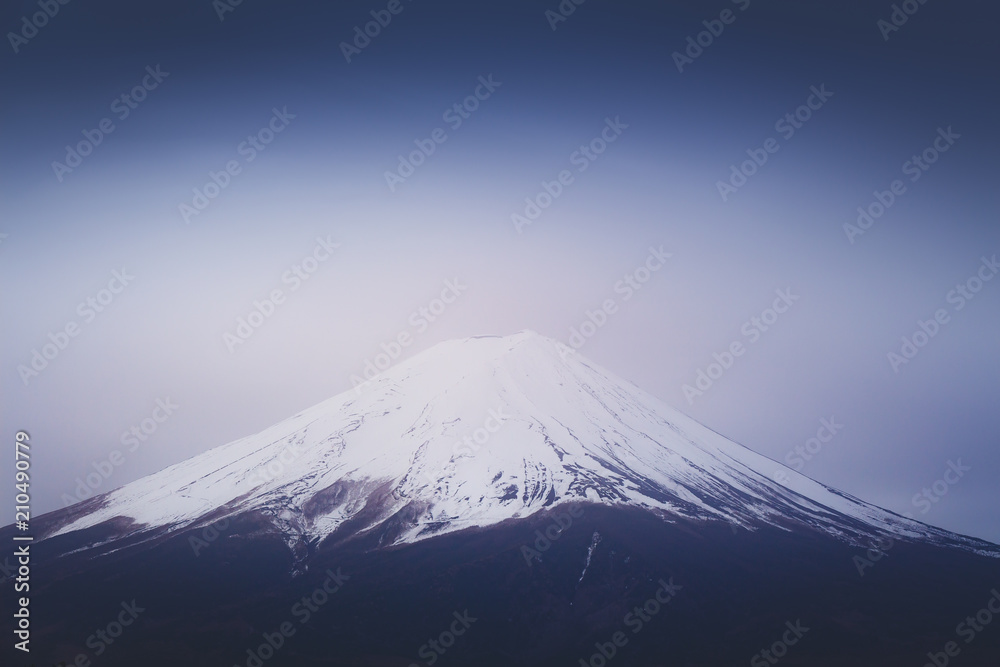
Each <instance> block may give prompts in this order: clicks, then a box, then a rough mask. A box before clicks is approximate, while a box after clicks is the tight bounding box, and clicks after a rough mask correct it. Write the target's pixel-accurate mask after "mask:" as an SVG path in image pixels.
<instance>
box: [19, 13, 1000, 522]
mask: <svg viewBox="0 0 1000 667" xmlns="http://www.w3.org/2000/svg"><path fill="white" fill-rule="evenodd" d="M904 4H907V3H904ZM913 4H914V6H916V5H917V3H913ZM560 6H561V7H562V8H563V10H562V11H564V12H566V13H567V14H568V16H563V15H562V14H559V11H560V9H559V8H560ZM907 6H910V5H909V4H907ZM570 8H575V9H573V11H572V13H569V11H568V10H569V9H570ZM230 10H231V11H230ZM724 10H725V12H724ZM41 11H43V10H41V9H39V5H38V4H37V2H11V3H6V4H5V5H4V7H3V9H2V10H0V24H2V26H3V29H4V32H5V33H8V34H7V39H6V41H7V44H6V45H5V46H3V47H0V50H2V49H6V51H5V52H4V53H3V54H2V55H0V58H2V60H3V63H2V67H0V86H2V91H3V96H2V98H0V99H2V102H0V105H2V107H0V108H2V119H3V123H2V126H0V156H2V162H0V170H2V171H0V211H2V216H0V233H2V234H4V235H5V236H4V237H2V238H0V271H2V280H3V284H4V286H5V289H4V299H3V302H2V307H3V319H2V325H0V327H2V329H0V330H2V340H3V347H2V360H0V361H2V366H0V377H2V385H0V386H2V392H3V394H2V397H3V400H2V403H0V421H2V423H3V432H4V434H6V437H7V439H8V441H9V442H11V447H13V434H14V433H15V432H16V431H17V430H18V429H25V430H27V431H29V432H30V433H31V436H32V442H33V443H34V450H33V451H34V456H35V459H34V462H33V468H32V469H33V471H34V476H33V479H32V488H33V493H34V500H33V504H34V510H35V512H36V513H38V512H42V511H48V510H52V509H56V508H58V507H61V506H63V505H64V504H65V503H64V499H65V498H67V497H71V496H74V495H75V493H76V489H77V487H78V485H79V482H80V481H83V482H84V483H85V480H86V478H87V476H88V474H92V473H93V474H99V473H96V471H97V470H99V469H101V468H103V469H104V470H105V471H110V475H109V476H108V477H107V479H103V478H100V479H98V477H94V476H93V475H92V476H91V479H92V480H95V479H96V480H98V482H99V483H98V484H97V492H104V491H107V490H110V489H111V488H114V487H116V486H120V485H121V484H124V483H126V482H129V481H131V480H134V479H137V478H139V477H141V476H144V475H146V474H149V473H152V472H155V471H157V470H159V469H161V468H162V467H164V466H166V465H168V464H170V463H174V462H177V461H180V460H183V459H185V458H188V457H190V456H191V455H193V454H196V453H198V452H201V451H204V450H205V449H207V448H210V447H213V446H216V445H219V444H223V443H224V442H227V441H229V440H232V439H235V438H237V437H240V436H243V435H247V434H250V433H253V432H256V431H258V430H260V429H262V428H263V427H266V426H268V425H270V424H272V423H274V422H276V421H278V420H280V419H282V418H284V417H287V416H289V415H291V414H294V413H295V412H297V411H298V410H300V409H302V408H304V407H307V406H310V405H312V404H315V403H317V402H319V401H320V400H322V399H324V398H327V397H329V396H331V395H333V394H336V393H338V392H341V391H343V390H345V389H347V388H349V387H351V376H352V375H361V374H362V373H363V371H364V368H365V364H366V362H367V361H372V362H373V363H374V360H375V358H376V355H378V354H379V353H380V352H381V351H382V348H381V347H380V345H381V344H382V343H388V342H389V341H391V340H394V339H396V338H397V337H398V336H399V335H400V334H409V335H410V336H411V340H412V342H411V344H410V345H409V346H408V347H406V348H404V349H402V350H401V357H405V356H410V355H411V354H413V353H415V352H417V351H419V350H422V349H425V348H427V347H429V346H431V345H433V344H435V343H437V342H440V341H442V340H447V339H450V338H457V337H464V336H469V335H478V334H489V333H494V334H506V333H513V332H515V331H518V330H521V329H534V330H536V331H538V332H540V333H542V334H544V335H547V336H550V337H553V338H557V339H559V340H562V341H563V342H566V343H567V344H574V345H575V344H576V343H580V342H581V341H580V340H576V343H574V342H573V341H574V336H573V328H574V327H575V328H576V330H580V329H581V325H582V324H583V323H584V322H586V321H587V320H588V314H587V313H588V311H590V312H591V314H592V316H593V319H595V320H597V321H600V322H603V326H600V327H596V326H595V327H593V329H591V328H589V325H586V326H583V327H582V328H583V329H586V332H588V333H592V334H593V335H592V336H591V337H589V338H586V339H583V345H582V347H581V352H582V353H583V354H584V355H585V356H587V357H590V358H591V359H593V360H594V361H596V362H598V363H600V364H602V365H603V366H605V367H607V368H608V369H609V370H611V371H613V372H615V373H617V374H619V375H621V376H623V377H625V378H627V379H629V380H631V381H633V382H635V383H636V384H637V385H639V386H640V387H642V388H644V389H646V390H648V391H650V392H651V393H653V394H655V395H657V396H659V397H661V398H662V399H664V400H665V401H667V402H668V403H671V404H673V405H675V406H676V407H678V408H679V409H681V410H683V411H685V412H687V413H688V414H690V415H692V416H693V417H695V418H697V419H699V420H700V421H702V422H703V423H705V424H707V425H708V426H710V427H712V428H713V429H715V430H717V431H719V432H721V433H723V434H725V435H727V436H729V437H731V438H733V439H734V440H736V441H738V442H741V443H743V444H745V445H747V446H748V447H751V448H753V449H755V450H757V451H759V452H762V453H763V454H765V455H767V456H770V457H772V458H774V459H776V460H779V461H785V460H786V456H788V455H789V453H790V452H791V453H792V454H791V457H792V458H791V459H789V461H798V463H796V465H798V466H800V467H801V471H802V472H803V473H804V474H807V475H809V476H811V477H813V478H815V479H817V480H819V481H821V482H824V483H827V484H829V485H832V486H835V487H838V488H841V489H843V490H845V491H847V492H850V493H852V494H854V495H857V496H858V497H860V498H862V499H864V500H868V501H871V502H874V503H877V504H879V505H882V506H884V507H886V508H888V509H891V510H894V511H897V512H901V513H902V512H909V513H911V514H913V516H915V517H916V518H918V519H921V520H924V521H926V522H928V523H931V524H935V525H938V526H943V527H946V528H949V529H952V530H956V531H958V532H962V533H965V534H970V535H975V536H979V537H983V538H987V539H990V540H993V541H995V542H1000V518H998V514H997V512H996V508H997V507H998V506H1000V484H998V483H997V482H998V479H1000V454H998V448H997V442H998V436H997V434H998V431H1000V410H998V409H997V404H998V399H1000V381H998V371H1000V338H998V335H997V334H998V330H1000V280H995V281H993V280H986V278H987V277H988V278H990V279H991V278H993V274H994V273H995V272H997V271H998V270H1000V267H997V266H994V265H993V263H992V262H993V258H994V257H997V256H998V255H1000V227H998V225H997V222H996V220H997V212H998V204H1000V189H998V188H997V177H998V172H1000V170H998V167H997V155H998V148H1000V129H998V127H997V123H996V117H997V102H998V101H1000V94H998V93H1000V89H998V84H1000V76H998V73H997V67H996V64H997V62H1000V46H998V42H997V40H996V37H995V26H996V25H997V20H998V19H1000V9H998V8H997V7H996V5H995V3H991V2H986V1H975V0H954V1H952V2H948V3H945V2H938V3H927V4H924V5H919V8H918V9H917V11H916V12H915V13H914V14H912V15H907V16H906V17H905V18H906V22H905V23H903V22H902V18H903V16H902V15H897V16H896V17H895V18H896V21H897V23H900V24H901V25H899V26H896V25H895V24H893V23H892V22H891V21H892V18H893V17H892V14H893V9H892V3H890V2H884V3H881V2H870V1H865V2H861V1H858V2H847V3H802V2H793V1H791V0H788V1H775V0H738V1H733V2H729V1H728V0H717V1H716V2H711V3H709V2H692V1H682V2H672V3H661V2H656V3H653V2H647V3H638V2H616V3H612V2H607V1H605V2H601V1H599V0H589V1H587V2H584V3H583V4H580V5H575V4H573V3H572V2H570V0H566V1H565V2H563V3H562V5H560V3H559V2H557V1H556V0H549V1H547V2H520V1H514V2H500V3H468V2H465V3H459V2H430V1H426V0H419V1H417V2H410V1H409V0H400V2H398V3H397V2H381V1H380V0H379V1H376V2H369V3H361V2H338V3H319V2H306V1H293V2H281V3H278V2H275V1H273V0H246V1H245V2H242V3H241V4H239V5H236V6H234V5H230V4H227V3H226V2H225V0H218V1H217V2H215V3H213V2H212V1H211V0H198V1H196V2H193V1H189V0H171V1H170V2H166V1H151V2H144V3H135V2H121V1H115V2H107V1H98V2H79V1H78V2H70V3H68V4H65V5H61V4H60V5H58V12H57V13H55V15H54V16H51V17H48V16H41V17H39V15H38V12H41ZM372 12H374V15H373V14H372ZM393 12H396V13H393ZM547 12H548V13H547ZM25 17H28V18H25ZM562 19H565V20H562ZM380 20H381V22H382V23H384V25H380V24H378V23H372V22H373V21H380ZM32 21H34V23H35V24H38V25H41V27H37V28H36V26H35V25H34V24H32ZM879 21H883V23H882V24H881V25H880V24H879ZM366 24H368V25H367V30H368V31H369V33H370V34H374V36H372V37H369V36H366V35H365V34H364V31H365V30H366ZM887 26H889V27H887ZM896 27H898V30H896V29H894V28H896ZM713 32H714V33H718V34H712V33H713ZM699 33H701V34H699ZM359 35H360V36H359ZM688 38H691V39H690V41H689V39H688ZM699 41H700V43H701V44H700V45H699ZM675 54H678V55H675ZM456 105H458V108H457V109H456ZM788 114H791V115H790V116H788ZM414 151H416V153H414ZM411 154H412V160H411ZM401 156H402V157H401ZM914 158H916V160H914ZM401 160H403V163H402V164H401ZM748 160H749V161H751V162H747V161H748ZM753 160H756V163H754V162H753ZM54 163H58V164H54ZM744 163H746V164H744ZM734 170H735V174H734ZM741 170H742V173H740V172H741ZM387 173H389V174H390V175H389V176H387ZM747 174H749V175H747ZM720 182H721V183H724V184H725V185H720ZM879 199H881V202H879ZM526 200H529V201H526ZM533 206H538V207H539V208H537V209H534V208H533ZM859 207H863V208H864V209H867V210H868V211H869V212H870V214H871V216H872V217H871V218H870V219H862V221H861V225H859V224H858V218H859V212H858V208H859ZM512 216H520V217H512ZM845 225H849V227H847V228H845ZM850 225H854V227H853V228H852V227H850ZM651 248H653V249H654V250H655V252H656V253H663V254H669V255H670V257H669V258H667V259H666V260H665V261H664V260H659V259H650V253H651V250H650V249H651ZM984 258H985V263H984ZM647 260H649V262H650V264H648V265H647V264H646V262H647ZM661 262H662V266H661ZM644 267H649V268H652V267H657V269H658V270H655V271H649V270H648V268H644ZM116 272H117V273H116ZM626 276H629V278H628V279H626ZM647 279H648V280H647ZM629 280H631V281H632V282H634V283H635V285H637V286H640V285H641V287H639V288H638V289H636V288H635V287H631V286H629V283H628V281H629ZM643 280H645V282H640V281H643ZM274 290H280V292H281V293H280V298H279V299H278V301H279V303H277V304H276V305H269V304H268V303H264V300H265V299H270V298H271V296H272V295H273V292H274ZM776 291H780V292H781V293H782V294H783V295H784V296H783V297H782V296H779V295H778V294H776ZM442 292H446V293H447V294H448V296H449V299H451V300H452V301H453V302H452V303H450V304H448V305H447V307H446V308H445V309H444V311H443V312H441V311H440V310H437V314H435V313H434V312H431V311H425V312H426V313H427V314H426V315H425V314H422V313H421V308H424V309H427V308H433V307H434V306H433V304H434V300H435V299H436V298H438V297H440V296H441V295H442ZM456 294H457V296H456V297H455V298H452V296H453V295H456ZM626 297H628V298H626ZM609 299H611V300H613V302H614V303H613V305H614V309H613V310H614V312H613V313H611V314H610V315H608V316H607V318H606V321H605V320H604V318H603V317H602V315H594V313H595V312H596V311H597V310H598V309H601V308H602V306H603V305H604V303H605V301H606V300H609ZM88 300H91V301H90V302H88ZM255 302H257V303H258V304H259V306H255ZM774 307H776V309H775V310H774V311H769V310H768V309H770V308H774ZM255 310H258V311H264V313H265V314H269V316H268V317H265V315H251V313H252V312H254V311H255ZM435 310H436V308H435ZM778 310H781V311H783V312H780V313H779V312H777V311H778ZM935 317H937V318H938V321H936V322H935V321H934V320H935ZM239 318H244V319H251V320H253V321H254V322H257V323H260V322H258V319H259V320H261V321H262V324H260V326H259V327H257V328H253V327H251V328H250V329H249V330H243V331H242V333H243V334H246V333H247V331H252V334H251V335H249V336H248V337H246V339H245V340H244V339H243V338H240V337H239V336H240V333H241V331H240V330H239V329H240V327H239ZM432 318H433V321H431V319H432ZM752 318H757V321H756V322H755V321H754V320H753V319H752ZM920 322H924V324H923V330H926V331H928V332H933V333H934V335H933V336H931V335H929V334H924V333H923V330H922V329H921V324H920ZM248 326H249V324H248ZM67 328H68V331H69V332H70V333H67ZM60 332H63V333H60ZM916 332H920V333H917V335H916V340H913V339H914V334H915V333H916ZM71 334H73V335H71ZM903 337H907V338H908V339H909V340H911V341H912V343H913V344H914V347H913V348H912V349H911V348H910V347H908V345H909V343H907V344H904V342H903V340H902V338H903ZM234 341H239V342H234ZM734 343H739V345H737V346H736V349H737V350H742V354H741V355H740V356H736V357H734V358H733V359H732V363H731V364H730V363H729V359H728V358H727V357H726V356H725V354H724V352H726V351H727V350H729V349H730V348H731V347H732V346H733V345H734ZM918 344H919V347H917V346H916V345H918ZM46 345H48V347H47V348H46ZM60 346H61V349H60ZM36 351H37V353H38V355H40V356H37V355H36V354H35V353H36ZM889 353H894V354H896V355H898V358H896V357H893V358H890V357H889V356H888V355H889ZM46 354H47V355H48V356H49V357H51V358H49V359H45V358H44V356H45V355H46ZM713 354H717V355H719V357H720V358H722V361H723V362H725V364H726V365H727V366H729V367H728V368H722V366H721V365H720V366H718V367H711V364H712V363H713V362H714V358H713ZM906 355H909V356H906ZM33 361H34V364H35V368H32V363H33ZM43 365H44V368H42V366H43ZM39 369H40V370H39ZM700 372H704V373H705V374H706V376H705V377H703V378H702V379H701V384H700V387H701V388H700V389H699V385H698V379H699V373H700ZM709 373H710V374H712V375H713V376H714V378H708V377H707V375H708V374H709ZM709 379H711V386H708V381H709ZM685 385H690V387H692V388H693V389H696V390H698V391H701V393H700V394H696V393H695V392H694V391H693V390H692V389H687V390H686V389H685ZM168 399H169V400H168ZM158 400H159V401H160V403H161V404H162V405H166V406H168V407H167V408H163V407H159V408H158V403H157V401H158ZM174 406H176V407H174ZM168 413H169V414H168ZM154 417H156V418H161V422H157V421H155V420H154ZM143 420H146V421H145V426H146V432H145V433H144V432H143V431H142V424H143ZM822 420H827V422H830V421H831V420H832V422H833V423H834V424H835V425H836V426H835V428H834V429H833V430H835V431H836V432H835V433H833V434H832V437H831V433H830V430H828V429H825V428H824V429H823V430H820V429H821V427H823V421H822ZM841 425H842V426H841ZM133 427H136V429H137V430H138V433H139V434H141V437H142V439H140V438H139V437H138V436H132V435H129V434H128V432H129V430H130V429H132V428H133ZM818 432H819V433H818ZM818 434H819V435H821V436H822V437H823V439H824V440H826V442H820V441H819V440H818V439H817V440H814V441H813V442H812V443H810V444H809V445H808V446H809V447H811V448H812V450H813V453H809V451H808V450H806V453H807V454H808V455H809V456H810V457H811V458H810V460H805V458H804V457H803V458H801V460H800V459H798V458H795V457H796V456H798V455H796V454H794V452H795V449H796V447H799V448H800V449H801V448H803V447H806V446H807V441H808V440H809V439H810V438H815V437H816V436H817V435H818ZM115 451H118V452H119V454H117V455H114V454H113V452H115ZM110 457H113V458H114V460H115V462H116V463H117V465H116V464H115V462H112V463H105V462H107V461H108V460H109V458H110ZM950 464H954V466H955V467H957V468H959V469H961V470H962V474H961V476H959V475H958V474H957V473H955V472H951V473H948V474H947V475H946V471H948V470H949V466H950ZM109 466H110V468H109ZM965 468H968V470H965ZM12 472H13V468H12V465H11V459H10V457H7V456H5V457H3V464H2V465H0V473H2V475H3V476H4V479H9V478H10V477H9V475H11V474H12ZM946 477H947V479H948V480H949V481H947V482H946V481H942V482H939V483H938V484H937V486H936V487H935V486H934V484H935V482H937V481H938V480H944V479H945V478H946ZM952 480H953V481H954V483H949V482H950V481H952ZM924 489H927V490H928V494H929V496H932V499H923V500H922V499H920V498H915V496H917V495H918V494H921V493H923V491H924ZM932 500H933V502H932ZM9 520H13V517H12V516H11V517H9V518H8V520H5V521H4V522H3V523H6V522H7V521H9Z"/></svg>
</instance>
